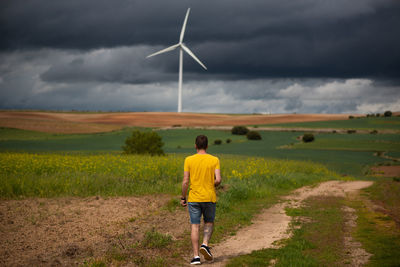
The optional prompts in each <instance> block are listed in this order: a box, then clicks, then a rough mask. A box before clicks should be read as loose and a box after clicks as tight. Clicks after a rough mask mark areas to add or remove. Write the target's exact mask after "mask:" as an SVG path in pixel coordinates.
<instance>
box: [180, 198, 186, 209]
mask: <svg viewBox="0 0 400 267" xmlns="http://www.w3.org/2000/svg"><path fill="white" fill-rule="evenodd" d="M181 206H182V207H186V206H187V202H186V198H181Z"/></svg>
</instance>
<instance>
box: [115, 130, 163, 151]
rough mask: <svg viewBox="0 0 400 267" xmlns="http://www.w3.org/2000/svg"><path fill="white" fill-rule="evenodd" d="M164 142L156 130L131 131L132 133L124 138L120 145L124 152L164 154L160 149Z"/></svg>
mask: <svg viewBox="0 0 400 267" xmlns="http://www.w3.org/2000/svg"><path fill="white" fill-rule="evenodd" d="M163 145H164V143H163V142H162V138H161V136H159V135H158V133H156V132H141V131H137V130H136V131H133V132H132V135H131V136H130V137H128V138H126V140H125V146H123V147H122V149H123V150H124V153H126V154H150V155H152V156H154V155H164V150H163V149H162V147H163Z"/></svg>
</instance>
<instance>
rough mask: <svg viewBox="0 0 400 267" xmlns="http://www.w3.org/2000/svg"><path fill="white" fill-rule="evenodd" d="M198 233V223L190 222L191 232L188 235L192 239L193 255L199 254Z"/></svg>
mask: <svg viewBox="0 0 400 267" xmlns="http://www.w3.org/2000/svg"><path fill="white" fill-rule="evenodd" d="M199 234H200V224H192V233H191V235H190V237H191V239H192V247H193V257H196V256H199Z"/></svg>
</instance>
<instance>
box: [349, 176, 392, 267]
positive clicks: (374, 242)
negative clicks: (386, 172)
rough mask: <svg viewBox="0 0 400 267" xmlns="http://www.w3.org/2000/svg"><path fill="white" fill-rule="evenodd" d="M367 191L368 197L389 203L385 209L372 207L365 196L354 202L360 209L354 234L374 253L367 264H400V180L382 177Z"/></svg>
mask: <svg viewBox="0 0 400 267" xmlns="http://www.w3.org/2000/svg"><path fill="white" fill-rule="evenodd" d="M364 192H365V195H364V197H368V198H370V199H372V200H373V201H374V202H375V203H376V204H378V205H383V206H384V207H385V212H382V210H378V209H376V208H374V207H372V206H371V204H370V202H369V201H366V200H365V198H364V199H363V198H361V199H360V200H359V201H358V202H353V207H354V208H356V209H357V211H358V212H357V216H358V219H357V228H356V232H355V233H354V236H355V238H356V239H358V240H359V241H360V242H361V243H362V244H363V247H364V248H365V249H366V250H367V251H368V252H369V253H371V254H373V255H372V257H371V258H370V260H369V263H368V264H367V266H376V267H378V266H400V250H399V247H400V228H399V217H398V216H399V207H398V204H399V203H400V194H399V192H400V183H399V182H392V181H391V180H389V179H382V180H379V181H377V182H376V183H375V184H374V185H373V186H372V187H369V188H367V189H364ZM395 221H397V224H396V222H395Z"/></svg>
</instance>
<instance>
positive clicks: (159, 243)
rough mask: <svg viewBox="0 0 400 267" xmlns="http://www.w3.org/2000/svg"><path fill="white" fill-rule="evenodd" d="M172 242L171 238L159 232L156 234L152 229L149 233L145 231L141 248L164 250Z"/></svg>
mask: <svg viewBox="0 0 400 267" xmlns="http://www.w3.org/2000/svg"><path fill="white" fill-rule="evenodd" d="M171 242H172V237H171V236H170V235H166V234H163V233H160V232H157V231H156V230H155V229H154V228H153V229H152V230H151V231H147V232H146V233H145V235H144V240H143V241H142V246H144V247H146V248H165V247H167V246H168V245H170V244H171Z"/></svg>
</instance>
